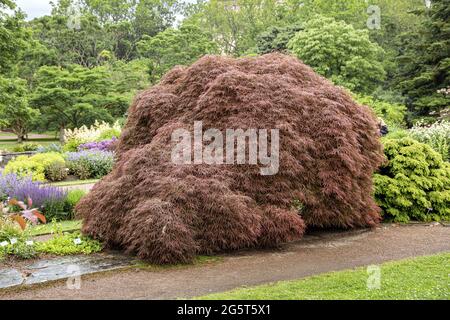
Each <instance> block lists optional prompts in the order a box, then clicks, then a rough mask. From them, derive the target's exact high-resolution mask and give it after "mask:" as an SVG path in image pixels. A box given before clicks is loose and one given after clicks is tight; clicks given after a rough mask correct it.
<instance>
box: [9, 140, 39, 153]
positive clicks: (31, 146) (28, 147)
mask: <svg viewBox="0 0 450 320" xmlns="http://www.w3.org/2000/svg"><path fill="white" fill-rule="evenodd" d="M39 147H40V145H38V144H37V143H34V142H26V143H21V144H18V145H16V146H14V148H13V149H12V151H13V152H29V151H36V150H37V149H39Z"/></svg>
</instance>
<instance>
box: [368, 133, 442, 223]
mask: <svg viewBox="0 0 450 320" xmlns="http://www.w3.org/2000/svg"><path fill="white" fill-rule="evenodd" d="M384 148H385V154H386V157H387V163H386V164H385V165H384V166H383V167H382V168H381V169H380V172H379V173H377V174H375V176H374V183H375V198H376V200H377V203H378V204H379V205H380V207H381V208H382V209H383V213H384V216H385V218H387V219H388V220H393V221H398V222H408V221H409V220H418V221H432V220H437V221H439V220H449V219H450V164H449V163H447V162H445V161H443V160H442V157H441V155H440V154H438V153H437V152H436V151H434V150H433V149H432V148H431V147H430V146H428V145H426V144H423V143H420V142H418V141H415V140H413V139H411V138H404V139H397V140H392V139H386V140H384Z"/></svg>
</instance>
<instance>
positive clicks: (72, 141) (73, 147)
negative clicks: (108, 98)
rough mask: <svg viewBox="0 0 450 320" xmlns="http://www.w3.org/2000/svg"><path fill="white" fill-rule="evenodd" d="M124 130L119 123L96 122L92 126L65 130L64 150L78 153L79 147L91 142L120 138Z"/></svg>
mask: <svg viewBox="0 0 450 320" xmlns="http://www.w3.org/2000/svg"><path fill="white" fill-rule="evenodd" d="M121 132H122V128H121V126H120V124H119V122H115V123H114V124H109V123H106V122H98V121H96V122H95V123H94V124H93V125H92V126H90V127H87V126H82V127H81V128H76V129H73V130H71V129H67V130H64V141H65V145H64V150H65V151H77V148H78V146H80V145H82V144H85V143H89V142H100V141H104V140H109V139H112V138H118V137H119V136H120V133H121Z"/></svg>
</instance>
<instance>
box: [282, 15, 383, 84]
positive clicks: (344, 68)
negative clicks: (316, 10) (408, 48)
mask: <svg viewBox="0 0 450 320" xmlns="http://www.w3.org/2000/svg"><path fill="white" fill-rule="evenodd" d="M288 47H289V49H290V50H291V52H292V53H294V54H295V55H296V56H297V57H298V58H299V59H301V60H303V61H304V62H305V63H306V64H308V65H310V66H311V67H312V68H313V69H314V70H315V71H316V72H318V73H320V74H321V75H323V76H325V77H327V78H329V79H331V80H332V81H333V82H334V83H336V84H338V85H342V86H345V87H347V88H349V89H350V90H352V91H355V92H364V93H368V92H370V91H372V90H373V89H374V88H375V87H376V86H377V85H378V84H380V82H381V81H382V80H383V79H384V78H385V71H384V69H383V64H382V58H383V53H384V51H383V49H382V48H381V47H379V46H378V45H377V44H375V43H373V42H371V41H370V39H369V34H368V31H367V30H355V28H353V26H352V25H349V24H346V23H345V22H343V21H336V20H334V19H333V18H325V17H322V16H317V17H315V18H314V19H312V20H310V21H308V22H307V23H306V24H305V26H304V30H303V31H300V32H298V33H297V34H296V35H295V36H294V38H292V40H291V41H290V42H289V44H288Z"/></svg>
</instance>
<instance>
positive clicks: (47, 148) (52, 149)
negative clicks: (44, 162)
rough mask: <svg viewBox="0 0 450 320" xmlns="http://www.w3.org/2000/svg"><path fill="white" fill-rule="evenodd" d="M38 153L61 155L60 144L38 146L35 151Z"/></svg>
mask: <svg viewBox="0 0 450 320" xmlns="http://www.w3.org/2000/svg"><path fill="white" fill-rule="evenodd" d="M36 151H37V152H39V153H48V152H57V153H62V152H63V149H62V145H61V144H60V143H51V144H49V145H47V146H40V147H39V148H38V149H37V150H36Z"/></svg>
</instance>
